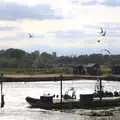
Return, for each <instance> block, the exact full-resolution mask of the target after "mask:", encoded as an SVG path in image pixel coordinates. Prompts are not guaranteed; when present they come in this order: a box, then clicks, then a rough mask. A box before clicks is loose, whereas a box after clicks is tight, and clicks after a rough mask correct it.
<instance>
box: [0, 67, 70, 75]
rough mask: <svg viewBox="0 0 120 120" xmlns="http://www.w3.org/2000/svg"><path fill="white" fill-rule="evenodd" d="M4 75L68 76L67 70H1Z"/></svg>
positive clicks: (61, 68)
mask: <svg viewBox="0 0 120 120" xmlns="http://www.w3.org/2000/svg"><path fill="white" fill-rule="evenodd" d="M0 72H2V73H4V74H30V75H32V74H68V73H69V72H68V70H67V68H63V67H59V68H57V67H56V68H0Z"/></svg>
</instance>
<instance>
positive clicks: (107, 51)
mask: <svg viewBox="0 0 120 120" xmlns="http://www.w3.org/2000/svg"><path fill="white" fill-rule="evenodd" d="M103 50H104V51H106V52H107V53H108V54H111V52H110V51H109V50H108V49H103Z"/></svg>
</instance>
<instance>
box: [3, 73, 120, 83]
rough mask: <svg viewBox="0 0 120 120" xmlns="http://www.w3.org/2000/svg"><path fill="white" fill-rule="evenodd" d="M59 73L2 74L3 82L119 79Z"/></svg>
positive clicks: (119, 78) (119, 79)
mask: <svg viewBox="0 0 120 120" xmlns="http://www.w3.org/2000/svg"><path fill="white" fill-rule="evenodd" d="M60 76H61V75H58V74H44V75H4V77H3V78H2V81H4V82H37V81H60V80H61V79H62V80H81V79H82V80H83V79H84V80H96V79H98V78H99V79H102V80H107V81H120V77H115V76H114V77H113V76H111V77H110V76H109V77H108V76H91V75H62V77H60Z"/></svg>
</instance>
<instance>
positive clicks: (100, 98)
mask: <svg viewBox="0 0 120 120" xmlns="http://www.w3.org/2000/svg"><path fill="white" fill-rule="evenodd" d="M99 81H100V101H102V92H103V91H102V80H101V79H99Z"/></svg>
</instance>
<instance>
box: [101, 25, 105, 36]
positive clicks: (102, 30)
mask: <svg viewBox="0 0 120 120" xmlns="http://www.w3.org/2000/svg"><path fill="white" fill-rule="evenodd" d="M100 34H101V36H105V35H106V31H105V30H104V29H103V28H102V27H101V28H100Z"/></svg>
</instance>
